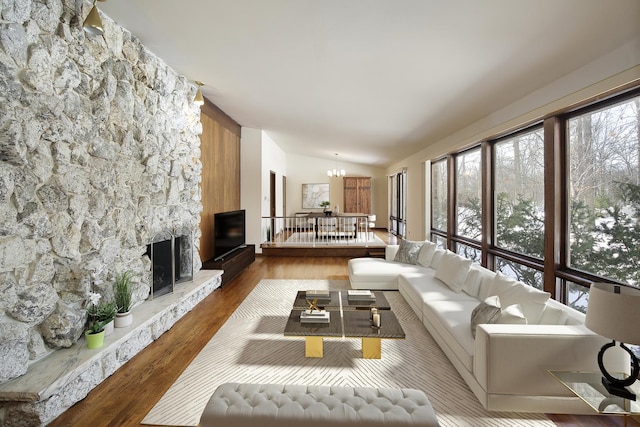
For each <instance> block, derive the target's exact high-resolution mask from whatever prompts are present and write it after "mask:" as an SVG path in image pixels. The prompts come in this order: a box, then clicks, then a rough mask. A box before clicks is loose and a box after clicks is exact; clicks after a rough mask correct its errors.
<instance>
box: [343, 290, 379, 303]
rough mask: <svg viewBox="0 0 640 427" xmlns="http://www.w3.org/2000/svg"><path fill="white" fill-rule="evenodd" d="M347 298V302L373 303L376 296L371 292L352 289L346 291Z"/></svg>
mask: <svg viewBox="0 0 640 427" xmlns="http://www.w3.org/2000/svg"><path fill="white" fill-rule="evenodd" d="M347 298H348V300H349V301H366V302H374V301H375V300H376V295H375V294H374V293H373V292H371V291H367V290H360V289H352V290H348V291H347Z"/></svg>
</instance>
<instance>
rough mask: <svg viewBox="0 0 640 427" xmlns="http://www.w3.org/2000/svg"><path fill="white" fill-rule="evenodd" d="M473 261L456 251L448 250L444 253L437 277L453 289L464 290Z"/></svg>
mask: <svg viewBox="0 0 640 427" xmlns="http://www.w3.org/2000/svg"><path fill="white" fill-rule="evenodd" d="M472 262H473V261H471V260H470V259H467V258H464V257H461V256H460V255H458V254H456V253H454V252H451V251H446V252H445V253H444V254H442V259H441V260H440V264H439V265H438V268H437V269H436V275H435V277H436V279H440V280H442V281H443V282H444V283H445V285H447V286H448V287H449V288H451V290H452V291H454V292H456V293H459V292H461V291H462V286H463V285H464V281H465V279H466V278H467V274H468V273H469V267H471V263H472Z"/></svg>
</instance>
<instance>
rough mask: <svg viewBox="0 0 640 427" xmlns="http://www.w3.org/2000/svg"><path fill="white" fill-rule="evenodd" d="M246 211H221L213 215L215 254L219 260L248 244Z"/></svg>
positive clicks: (216, 259)
mask: <svg viewBox="0 0 640 427" xmlns="http://www.w3.org/2000/svg"><path fill="white" fill-rule="evenodd" d="M245 231H246V227H245V211H244V209H242V210H237V211H230V212H220V213H217V214H214V216H213V235H214V237H213V247H214V251H213V256H214V260H215V261H218V260H219V259H221V258H223V257H224V256H226V255H228V254H230V253H231V252H233V251H235V250H236V249H240V248H243V247H245V246H246V240H245Z"/></svg>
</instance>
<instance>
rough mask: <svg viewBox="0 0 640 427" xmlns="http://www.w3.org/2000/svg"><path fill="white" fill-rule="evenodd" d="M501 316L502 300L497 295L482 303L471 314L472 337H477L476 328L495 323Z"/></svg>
mask: <svg viewBox="0 0 640 427" xmlns="http://www.w3.org/2000/svg"><path fill="white" fill-rule="evenodd" d="M499 316H500V298H499V297H498V296H497V295H493V296H490V297H489V298H487V299H486V300H484V301H482V302H481V303H480V304H478V306H477V307H476V308H474V309H473V312H471V335H473V338H475V337H476V328H477V327H478V325H481V324H485V323H495V322H496V320H497V319H498V317H499Z"/></svg>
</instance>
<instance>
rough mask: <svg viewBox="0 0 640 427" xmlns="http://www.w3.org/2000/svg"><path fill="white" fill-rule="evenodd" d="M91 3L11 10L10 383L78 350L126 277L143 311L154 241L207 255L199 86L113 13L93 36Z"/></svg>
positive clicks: (1, 335)
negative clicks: (177, 239)
mask: <svg viewBox="0 0 640 427" xmlns="http://www.w3.org/2000/svg"><path fill="white" fill-rule="evenodd" d="M91 6H92V3H90V2H88V1H82V0H34V1H27V0H2V1H0V357H2V363H1V364H0V383H2V382H5V381H7V380H10V379H12V378H15V377H18V376H20V375H22V374H24V373H25V372H26V371H27V370H28V366H29V365H30V363H32V362H33V361H35V360H37V359H40V358H42V357H44V356H46V355H47V354H49V353H50V352H51V351H53V350H55V349H59V348H64V347H69V346H71V345H73V344H74V343H75V342H76V341H77V340H78V338H79V337H80V336H81V334H82V333H83V331H84V329H85V325H86V311H85V304H86V300H87V296H88V293H89V292H90V290H95V291H98V292H100V293H102V294H103V295H104V297H105V298H110V297H111V295H112V294H111V284H112V281H113V278H114V275H115V274H116V273H118V272H122V271H125V270H131V271H133V272H134V273H136V283H135V292H134V301H135V302H137V303H141V302H142V301H144V300H145V299H146V298H147V296H148V295H149V289H150V288H149V271H150V261H149V259H148V258H147V257H146V255H145V251H146V245H147V244H148V243H149V242H150V241H151V240H152V238H153V236H154V235H155V234H156V233H158V232H164V231H171V230H173V229H175V228H184V227H188V228H190V229H192V230H194V231H195V233H194V235H195V240H196V241H195V242H194V244H195V247H196V249H197V248H198V247H199V235H200V234H199V222H200V212H201V210H202V205H201V202H200V185H199V182H200V179H201V168H202V166H201V163H200V139H199V134H200V133H201V131H202V130H201V129H202V127H201V124H200V110H199V108H198V106H197V105H195V104H194V103H193V102H192V101H193V97H194V95H195V90H196V87H195V85H194V84H192V83H191V82H189V81H188V80H187V79H186V78H185V77H183V76H180V75H178V74H176V73H175V72H174V71H173V70H172V69H171V68H169V67H168V66H167V65H166V64H164V63H163V62H162V61H161V60H160V59H158V58H157V57H156V56H154V55H153V54H152V53H151V52H149V51H148V50H147V49H146V48H145V47H144V46H142V44H141V43H140V41H139V40H138V39H136V38H135V37H134V36H132V35H131V33H129V32H128V31H126V30H125V29H123V28H121V27H119V26H117V25H116V24H115V23H114V22H113V21H112V20H110V19H109V18H107V17H106V16H105V15H102V19H103V23H104V27H105V33H104V36H94V35H90V34H87V33H85V32H84V31H83V28H82V21H83V19H84V17H85V16H86V15H87V13H88V12H89V10H90V8H91ZM98 6H99V3H98ZM194 264H195V265H194V272H195V271H198V270H199V269H200V268H201V265H200V261H199V257H197V256H196V257H194Z"/></svg>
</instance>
